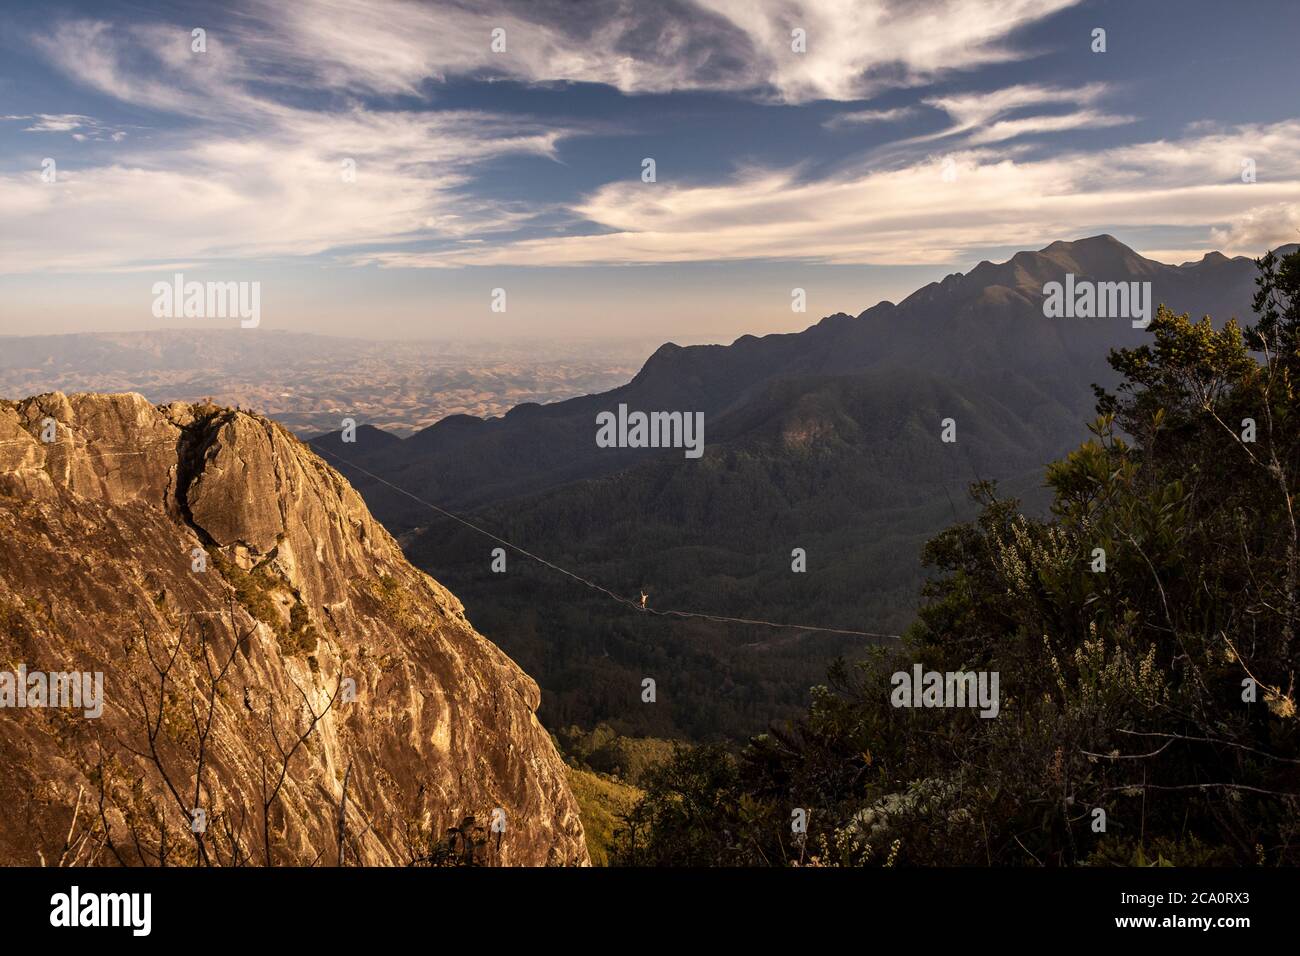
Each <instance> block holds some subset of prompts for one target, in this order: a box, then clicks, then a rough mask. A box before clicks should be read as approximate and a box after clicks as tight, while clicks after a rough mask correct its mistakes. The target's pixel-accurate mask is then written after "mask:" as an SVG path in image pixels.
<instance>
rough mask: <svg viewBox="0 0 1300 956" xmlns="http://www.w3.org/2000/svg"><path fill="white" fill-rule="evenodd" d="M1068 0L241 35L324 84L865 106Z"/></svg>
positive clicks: (880, 2) (747, 6)
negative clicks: (578, 89)
mask: <svg viewBox="0 0 1300 956" xmlns="http://www.w3.org/2000/svg"><path fill="white" fill-rule="evenodd" d="M1078 2H1079V0H933V2H930V3H926V4H918V3H914V2H910V0H660V2H656V3H645V4H638V3H627V2H622V0H590V2H588V3H585V4H584V5H583V6H582V8H581V11H580V15H575V10H574V8H573V7H571V6H569V5H566V4H560V5H556V4H548V3H539V2H533V0H492V2H473V3H468V2H467V3H453V2H441V3H437V4H425V3H413V2H394V0H383V2H380V0H298V2H295V3H282V2H279V0H274V2H272V0H258V2H257V3H256V4H255V5H254V6H253V7H252V10H253V12H254V15H255V19H257V20H260V21H261V25H259V26H258V28H256V29H244V31H243V32H242V34H241V42H242V44H243V46H244V47H245V48H246V49H247V51H249V53H250V55H252V56H255V57H256V58H257V59H259V60H262V61H265V62H274V63H277V64H280V65H287V66H288V67H289V68H290V69H292V70H293V71H296V72H298V73H300V74H301V75H305V76H311V77H313V78H314V79H315V80H316V81H317V82H319V83H323V84H326V85H328V86H331V87H334V88H337V89H346V88H351V89H366V90H369V91H372V92H377V93H412V92H415V91H417V90H418V89H419V88H420V86H421V84H422V83H423V82H424V81H426V80H430V79H432V80H441V79H444V78H447V77H452V76H468V75H473V76H478V75H492V76H500V77H507V78H511V79H517V80H521V81H524V82H529V83H552V82H579V83H603V84H607V85H610V86H613V87H615V88H617V89H619V90H621V91H623V92H625V93H663V92H671V91H677V90H721V91H734V92H751V93H756V94H759V95H763V96H768V97H771V98H773V99H776V100H779V101H782V102H787V103H802V102H807V101H810V100H818V99H828V100H855V99H862V98H865V97H867V96H870V95H873V94H874V93H876V92H878V91H879V90H882V89H887V88H890V87H901V86H916V85H919V84H922V83H926V82H929V81H931V80H933V79H935V78H936V77H939V76H943V75H946V74H949V73H951V72H953V71H959V70H969V69H973V68H975V67H978V66H983V65H986V64H989V63H997V62H1005V61H1008V60H1012V59H1016V58H1019V57H1021V56H1022V55H1023V54H1022V53H1020V52H1018V51H1017V50H1015V49H1014V48H1013V47H1012V46H1011V45H1010V44H1009V38H1010V37H1011V36H1012V35H1013V34H1014V33H1015V32H1016V31H1017V30H1019V29H1021V28H1023V27H1025V26H1027V25H1030V24H1033V23H1035V22H1038V21H1041V20H1043V19H1045V18H1047V17H1050V16H1051V15H1053V14H1055V13H1058V12H1060V11H1061V10H1063V9H1066V8H1068V7H1071V6H1074V5H1075V4H1076V3H1078ZM496 28H501V29H504V30H505V35H506V41H507V42H506V50H505V52H503V53H494V52H492V50H491V49H490V45H489V40H490V37H491V33H492V30H493V29H496ZM795 28H801V29H803V30H805V31H806V35H807V51H806V52H805V53H795V52H794V51H793V50H792V48H791V31H792V30H793V29H795ZM210 35H212V36H214V37H216V39H217V40H218V41H219V40H220V35H219V33H218V32H216V31H214V32H213V33H212V34H210Z"/></svg>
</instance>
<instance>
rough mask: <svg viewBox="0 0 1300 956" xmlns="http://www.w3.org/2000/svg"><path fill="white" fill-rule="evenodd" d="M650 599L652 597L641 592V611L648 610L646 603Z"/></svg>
mask: <svg viewBox="0 0 1300 956" xmlns="http://www.w3.org/2000/svg"><path fill="white" fill-rule="evenodd" d="M649 598H650V595H648V594H646V593H645V592H644V591H642V592H641V610H643V611H644V610H645V609H646V606H645V602H646V601H647V600H648V599H649Z"/></svg>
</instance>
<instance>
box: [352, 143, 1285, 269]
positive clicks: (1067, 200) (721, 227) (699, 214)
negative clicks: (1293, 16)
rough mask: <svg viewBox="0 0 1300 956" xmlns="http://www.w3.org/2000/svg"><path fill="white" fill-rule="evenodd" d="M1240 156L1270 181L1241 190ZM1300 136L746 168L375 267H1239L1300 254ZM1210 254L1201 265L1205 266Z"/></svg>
mask: <svg viewBox="0 0 1300 956" xmlns="http://www.w3.org/2000/svg"><path fill="white" fill-rule="evenodd" d="M1242 157H1252V158H1253V159H1254V160H1255V162H1256V164H1257V167H1258V168H1259V169H1261V170H1266V171H1267V175H1261V176H1260V179H1259V181H1258V182H1255V183H1245V182H1242V180H1241V177H1240V171H1241V160H1242ZM1297 196H1300V121H1287V122H1282V123H1276V124H1268V125H1252V126H1242V127H1236V128H1233V129H1229V130H1222V131H1208V130H1204V129H1201V130H1198V131H1195V132H1192V133H1189V135H1188V136H1186V137H1185V138H1182V139H1179V140H1172V141H1168V140H1160V141H1152V142H1146V143H1139V144H1134V145H1128V146H1120V147H1113V148H1109V149H1103V150H1097V151H1094V152H1066V153H1060V154H1057V155H1053V156H1046V157H1042V156H1035V155H1034V154H1033V153H1031V152H1029V151H1028V150H1025V151H1023V152H1022V153H1021V154H1020V155H1015V154H1014V153H1008V152H1007V151H1006V150H1000V151H997V152H994V151H992V150H990V149H988V148H987V147H981V146H973V147H969V148H964V149H962V150H960V151H956V152H951V153H948V154H946V155H932V156H929V157H927V158H925V159H922V160H920V161H918V162H914V163H909V164H905V165H902V166H899V167H897V168H892V169H886V170H880V169H872V168H860V169H856V170H850V171H848V172H845V173H841V174H838V175H835V176H831V177H827V178H822V179H814V180H805V179H803V178H801V176H800V170H799V169H798V168H792V169H777V170H774V169H748V170H743V171H741V172H740V173H738V174H737V175H736V176H735V177H734V178H733V179H731V180H729V181H727V182H724V183H718V184H711V185H703V186H671V185H661V184H650V185H647V184H640V183H616V184H611V185H608V186H605V187H602V188H601V189H598V190H596V191H595V192H594V193H593V194H592V195H590V196H589V197H587V199H586V200H585V201H583V202H582V203H580V204H579V205H577V206H576V207H575V208H574V210H573V211H574V213H575V215H578V216H580V217H582V218H583V219H585V220H587V221H588V222H590V223H591V224H592V226H593V229H592V231H591V233H590V234H587V235H581V236H560V237H550V238H547V239H545V240H537V239H530V240H524V241H518V242H505V243H499V244H492V243H489V244H476V245H473V246H469V247H464V248H458V249H452V250H441V251H436V252H430V253H410V252H400V251H394V252H379V253H376V254H373V255H368V256H365V257H363V261H365V262H371V263H376V264H379V265H381V266H389V267H435V268H436V267H449V266H450V267H455V266H465V265H508V264H516V265H519V264H528V265H551V266H573V265H596V264H607V265H612V264H622V265H632V264H646V263H655V262H693V261H726V260H743V259H774V260H775V259H791V258H801V259H807V260H811V261H817V262H826V263H837V264H865V263H875V264H896V265H898V264H924V263H956V262H960V261H962V260H963V258H965V257H967V256H968V255H969V252H970V250H975V249H980V248H987V247H990V246H999V245H1005V244H1007V241H1008V238H1009V237H1011V238H1013V239H1014V242H1015V243H1017V244H1019V245H1022V246H1023V245H1033V244H1035V243H1046V242H1050V241H1052V240H1054V239H1058V238H1060V237H1061V236H1063V235H1076V234H1079V233H1080V232H1086V231H1089V230H1091V229H1093V228H1094V227H1095V228H1096V229H1097V230H1098V231H1100V230H1101V229H1102V228H1113V227H1116V226H1131V227H1135V228H1141V229H1149V228H1153V227H1158V226H1165V227H1171V228H1196V229H1201V230H1205V231H1206V238H1207V242H1208V241H1210V239H1211V234H1210V233H1209V230H1208V229H1207V224H1212V223H1220V224H1223V225H1222V226H1221V227H1220V228H1218V230H1217V231H1215V232H1214V233H1213V234H1212V235H1213V239H1214V241H1215V242H1217V243H1220V244H1221V245H1223V246H1224V247H1225V248H1223V250H1222V251H1225V252H1228V253H1243V254H1251V255H1257V254H1258V253H1259V251H1260V250H1261V248H1263V247H1264V246H1267V245H1269V244H1272V243H1281V242H1293V241H1295V240H1296V238H1297V236H1296V235H1295V234H1294V228H1295V222H1296V215H1297V212H1296V210H1297V203H1296V197H1297ZM1209 248H1210V247H1209V246H1208V245H1207V246H1206V247H1205V248H1204V249H1202V250H1201V251H1202V252H1204V251H1209Z"/></svg>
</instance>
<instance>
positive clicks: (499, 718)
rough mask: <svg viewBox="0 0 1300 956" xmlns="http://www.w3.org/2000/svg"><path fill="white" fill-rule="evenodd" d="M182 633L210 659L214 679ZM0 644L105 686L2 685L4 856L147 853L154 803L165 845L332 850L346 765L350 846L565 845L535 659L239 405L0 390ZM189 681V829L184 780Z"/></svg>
mask: <svg viewBox="0 0 1300 956" xmlns="http://www.w3.org/2000/svg"><path fill="white" fill-rule="evenodd" d="M50 437H52V438H53V441H45V440H43V439H45V438H50ZM196 568H203V569H202V570H196ZM178 642H179V648H180V650H179V652H178V653H177V654H176V657H175V663H174V664H173V666H172V668H171V670H170V671H169V672H168V680H167V682H166V686H165V687H163V689H162V693H161V694H160V693H159V685H160V679H159V675H158V673H157V669H156V665H157V664H158V663H165V662H166V660H167V659H168V658H169V657H170V655H171V654H172V651H173V650H174V649H176V648H177V646H178ZM205 654H206V655H207V658H208V659H209V660H211V661H212V662H213V663H214V664H215V665H216V666H218V667H219V666H220V664H222V663H224V661H225V660H226V659H227V658H230V659H231V661H232V663H231V666H230V668H229V670H228V671H227V672H226V674H225V676H224V677H223V679H222V680H221V681H220V682H219V683H218V685H217V690H216V693H215V695H210V694H209V692H208V687H209V684H208V677H207V672H206V665H205V663H204V655H205ZM19 665H25V667H26V669H27V670H28V671H42V672H46V673H53V672H91V673H93V672H102V673H103V675H104V684H103V688H104V690H103V701H104V705H103V714H102V716H101V717H99V718H97V719H96V718H87V717H85V716H84V714H83V712H82V711H81V710H74V709H72V708H69V707H44V708H37V707H26V708H14V707H5V708H0V769H2V770H3V773H2V774H0V863H2V864H28V865H39V864H41V863H42V861H44V862H45V863H46V864H48V865H54V864H55V863H56V862H58V860H59V859H60V858H61V857H64V862H65V863H66V862H78V863H86V862H90V861H91V860H92V858H93V861H94V862H96V863H99V864H106V865H112V864H116V863H119V862H125V863H128V864H138V863H141V862H144V863H152V862H157V861H156V859H154V858H153V857H154V856H156V854H157V852H158V848H159V847H158V844H159V825H158V822H157V821H158V819H159V818H161V819H162V820H163V829H165V830H166V831H167V834H168V835H167V840H168V842H169V844H170V849H169V850H168V852H169V853H171V854H173V855H172V856H171V857H170V858H169V860H168V862H169V863H172V862H176V863H184V862H191V863H192V862H199V856H200V854H201V853H205V854H207V860H206V861H207V862H213V863H219V864H225V865H230V864H232V863H245V862H246V863H253V864H259V863H263V862H265V859H266V856H267V853H268V845H269V855H270V858H271V861H272V862H273V863H274V864H275V865H310V864H312V863H321V864H326V865H332V864H334V863H335V862H336V860H337V856H338V849H339V848H338V843H339V840H338V832H339V826H338V816H339V806H340V798H341V796H342V793H343V781H344V778H345V776H346V777H347V791H346V792H347V798H346V801H345V807H346V810H345V813H346V818H345V825H344V828H343V829H344V833H345V838H344V840H345V847H346V849H345V851H344V856H345V862H347V863H349V864H362V865H404V864H408V863H411V862H412V861H416V862H423V861H428V860H433V861H435V862H448V861H457V860H459V861H462V862H463V861H464V860H465V859H469V858H471V857H472V858H473V859H474V860H475V862H479V863H487V864H489V865H545V864H562V865H584V864H586V863H587V853H586V849H585V847H584V842H583V834H582V826H581V823H580V822H579V819H578V811H577V805H576V803H575V801H574V799H573V796H572V794H571V792H570V790H569V787H568V784H567V782H566V774H565V768H564V765H563V763H562V761H561V760H560V758H559V756H558V755H557V753H556V751H555V748H554V746H553V744H552V742H551V739H550V736H549V735H548V734H547V733H546V731H545V730H544V729H543V728H542V727H541V725H540V724H539V723H538V721H537V718H536V716H535V714H534V712H535V710H536V708H537V705H538V702H539V699H540V697H539V692H538V688H537V685H536V683H535V682H534V681H533V680H532V679H531V678H529V677H528V676H527V675H526V674H524V673H523V671H521V670H520V669H519V667H518V666H517V665H516V664H515V663H514V662H513V661H511V660H510V659H509V658H508V657H507V656H506V655H505V654H504V653H503V652H502V651H500V650H499V649H498V648H497V647H496V646H495V645H494V644H493V643H492V642H491V641H489V640H488V639H487V638H485V637H483V636H482V635H480V634H479V633H477V632H476V631H475V630H474V628H473V627H472V626H471V625H470V623H469V622H468V621H467V620H466V617H465V612H464V609H463V607H462V606H461V603H460V602H459V601H458V600H457V599H456V597H455V596H454V595H453V594H451V593H450V592H449V591H447V590H446V589H445V588H443V587H442V586H441V585H439V584H438V583H437V582H436V581H434V580H433V579H432V578H430V577H428V576H427V575H425V574H424V573H422V572H420V571H418V570H417V569H415V568H413V567H412V566H411V565H410V564H408V563H407V561H406V560H405V558H404V557H403V555H402V553H401V550H400V548H399V547H398V545H397V543H396V542H395V541H394V540H393V538H392V537H391V536H390V535H389V534H388V533H387V532H386V531H385V530H384V529H383V527H382V526H381V525H379V524H378V522H376V521H375V520H374V519H373V518H372V517H371V515H370V513H369V511H368V510H367V509H366V506H365V504H364V503H363V501H362V500H361V498H360V496H359V495H358V494H357V493H356V492H355V491H354V490H353V489H352V488H351V486H350V485H349V484H348V483H347V482H346V481H345V480H344V479H343V478H342V477H341V476H340V475H339V474H338V473H337V472H335V471H334V470H333V469H332V468H330V467H329V465H327V464H326V463H325V462H324V461H322V460H321V459H320V458H318V457H317V456H316V455H315V454H314V453H313V452H312V451H311V450H310V449H309V448H308V447H307V446H305V445H304V444H302V443H301V442H299V441H298V440H297V439H295V438H294V437H293V436H292V435H291V434H290V433H289V432H288V431H286V430H285V429H284V428H282V427H281V426H279V425H277V424H275V423H274V422H271V421H269V420H267V419H265V418H262V417H260V416H257V415H254V414H250V413H247V412H242V411H233V410H230V409H226V408H219V407H216V406H212V405H189V404H182V403H173V404H170V405H161V406H154V405H151V404H150V403H149V402H148V401H147V400H146V399H144V398H143V397H142V396H140V395H134V394H129V395H95V394H87V395H71V396H65V395H62V394H59V393H52V394H48V395H41V396H37V397H34V398H29V399H26V400H24V401H21V402H0V672H2V671H6V670H7V671H10V672H16V669H17V668H18V666H19ZM336 692H337V693H336ZM210 697H211V700H212V705H211V709H212V713H213V719H212V730H211V731H210V733H209V735H208V737H207V739H206V742H205V743H204V746H203V750H204V769H203V779H202V781H201V783H200V788H199V789H200V799H199V801H198V803H199V805H200V806H201V807H202V808H203V809H204V810H205V814H206V820H207V830H206V834H205V836H204V840H203V841H202V842H203V843H204V846H203V847H202V848H201V849H200V848H198V847H196V842H195V840H194V839H193V837H192V835H191V828H190V827H189V826H188V823H189V819H188V818H187V817H186V816H185V815H184V814H185V813H188V812H189V809H192V808H187V809H185V810H184V811H183V809H182V807H181V805H180V804H183V803H189V802H192V800H191V799H190V798H191V797H192V794H193V791H194V789H195V775H196V769H197V754H198V751H199V745H200V743H201V742H202V740H201V735H200V733H199V730H198V728H200V727H201V726H202V725H203V722H204V719H206V715H207V711H208V707H209V704H208V701H209V698H210ZM331 698H333V701H332V703H331ZM160 700H161V701H162V707H161V713H162V717H163V719H162V721H161V722H159V723H158V731H157V733H156V735H155V738H156V743H155V747H156V749H157V752H158V761H157V763H155V761H154V760H153V759H152V757H151V756H150V745H149V727H150V721H151V719H154V718H157V717H158V714H159V701H160ZM322 712H323V713H324V716H323V717H321V718H320V720H319V722H318V723H317V724H316V726H315V729H314V730H313V731H312V733H311V734H310V735H309V736H308V737H307V738H306V740H305V742H304V743H303V744H302V745H301V746H300V747H299V748H298V749H297V750H296V751H294V752H293V755H292V757H291V758H290V759H289V760H288V761H287V771H286V772H285V779H284V784H283V786H282V788H281V789H280V791H279V792H278V794H277V795H276V798H275V799H274V801H272V802H271V806H270V807H269V809H266V810H265V826H264V825H263V822H264V821H263V816H264V799H263V797H264V795H265V793H266V792H267V789H266V788H267V786H268V785H266V784H263V782H262V770H263V767H264V766H265V767H266V770H267V774H268V775H269V780H270V781H271V783H274V781H275V779H276V778H277V777H278V775H279V773H280V771H281V767H282V765H283V764H284V763H285V761H284V759H283V752H284V751H286V750H288V749H290V747H291V746H292V744H293V743H294V741H296V740H297V739H298V734H299V733H300V732H301V731H302V730H303V729H304V728H305V727H306V726H308V725H309V723H310V720H311V718H312V716H313V715H314V714H320V713H322ZM195 714H197V715H198V717H199V718H200V719H199V720H198V721H197V722H196V721H195V719H194V715H195ZM158 763H160V764H161V765H162V766H161V769H160V768H159V766H158V765H157V764H158ZM349 768H350V771H349ZM164 774H165V775H166V779H164ZM167 780H170V782H171V783H172V784H173V785H174V786H175V789H176V791H177V792H178V793H179V794H180V795H182V798H181V799H180V800H179V801H178V800H177V798H176V797H175V796H174V795H173V794H172V793H171V790H170V788H169V787H168V784H167ZM101 795H102V797H103V804H104V812H103V813H102V814H101V813H100V811H99V804H100V800H101ZM74 812H75V813H76V814H77V820H76V822H75V825H74V821H73V817H74ZM470 818H472V820H471V819H470ZM494 820H495V821H497V827H496V828H495V829H494V828H493V826H492V824H493V822H494ZM70 828H71V829H72V830H73V833H74V841H73V844H74V846H73V849H72V850H68V851H65V849H64V848H65V842H66V841H67V837H68V834H69V830H70ZM453 828H454V829H455V830H456V831H457V833H456V834H454V835H451V834H449V830H450V829H453ZM231 834H233V835H231ZM106 836H107V839H105V837H106ZM137 842H139V843H140V846H141V847H142V850H141V851H137V849H136V844H137ZM110 843H111V846H110V845H109V844H110ZM467 847H468V849H467ZM241 850H242V852H243V854H244V855H245V856H244V857H242V858H241V855H240V854H241ZM69 854H72V856H69Z"/></svg>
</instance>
